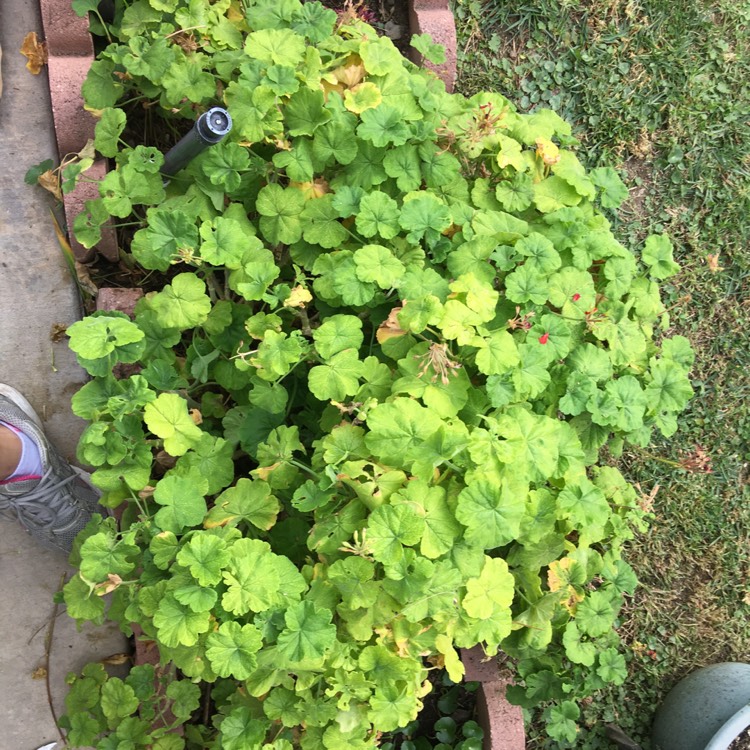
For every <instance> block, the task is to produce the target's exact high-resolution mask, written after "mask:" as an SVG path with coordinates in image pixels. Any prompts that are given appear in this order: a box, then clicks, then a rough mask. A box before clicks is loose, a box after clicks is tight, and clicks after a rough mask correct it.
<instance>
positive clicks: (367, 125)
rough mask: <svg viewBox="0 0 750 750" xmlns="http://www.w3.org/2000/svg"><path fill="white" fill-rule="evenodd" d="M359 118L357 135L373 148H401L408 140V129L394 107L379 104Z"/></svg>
mask: <svg viewBox="0 0 750 750" xmlns="http://www.w3.org/2000/svg"><path fill="white" fill-rule="evenodd" d="M321 96H322V94H321ZM360 117H361V120H362V122H361V123H360V125H359V126H358V127H357V135H358V136H359V137H360V138H362V139H363V140H365V141H369V142H370V143H372V144H373V146H376V147H380V148H382V147H385V146H402V145H403V144H404V143H406V141H407V140H408V139H409V136H410V131H409V127H408V125H407V124H406V123H405V122H404V118H403V115H402V114H401V112H400V111H399V110H398V109H396V108H395V107H390V106H388V105H387V104H381V105H380V106H378V107H375V108H374V109H368V110H365V111H364V112H363V113H362V114H361V116H360Z"/></svg>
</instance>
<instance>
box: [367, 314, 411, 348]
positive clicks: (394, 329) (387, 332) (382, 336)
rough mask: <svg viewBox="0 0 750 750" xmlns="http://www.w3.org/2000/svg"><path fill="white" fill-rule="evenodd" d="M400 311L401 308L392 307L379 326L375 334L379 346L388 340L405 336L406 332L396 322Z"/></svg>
mask: <svg viewBox="0 0 750 750" xmlns="http://www.w3.org/2000/svg"><path fill="white" fill-rule="evenodd" d="M401 310H403V308H402V307H394V308H393V310H391V312H390V314H389V315H388V317H387V318H386V319H385V320H384V321H383V322H382V323H381V324H380V326H379V328H378V330H377V332H376V333H375V337H376V338H377V340H378V343H379V344H382V343H383V342H384V341H388V339H392V338H394V337H395V336H405V335H406V331H405V330H404V329H403V328H401V325H400V323H399V322H398V314H399V313H400V312H401Z"/></svg>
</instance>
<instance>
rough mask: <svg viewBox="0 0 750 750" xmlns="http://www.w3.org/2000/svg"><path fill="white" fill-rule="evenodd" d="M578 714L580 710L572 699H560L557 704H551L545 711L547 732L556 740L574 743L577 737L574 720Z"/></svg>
mask: <svg viewBox="0 0 750 750" xmlns="http://www.w3.org/2000/svg"><path fill="white" fill-rule="evenodd" d="M580 715H581V711H580V709H579V708H578V706H577V705H576V704H575V703H573V701H562V703H560V704H559V705H557V706H551V707H550V708H549V709H547V711H545V718H546V719H547V724H546V729H547V733H548V734H549V736H550V737H552V739H553V740H557V741H558V742H569V743H575V742H576V740H577V739H578V725H577V724H576V721H577V720H578V717H579V716H580Z"/></svg>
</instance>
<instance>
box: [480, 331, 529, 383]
mask: <svg viewBox="0 0 750 750" xmlns="http://www.w3.org/2000/svg"><path fill="white" fill-rule="evenodd" d="M471 343H472V345H473V346H478V347H479V351H478V352H477V358H476V361H477V367H478V368H479V371H480V372H483V373H484V374H485V375H502V374H503V373H505V372H508V371H510V370H512V369H513V368H514V367H516V366H517V365H518V364H520V362H521V358H520V356H519V354H518V348H517V347H516V342H515V341H514V339H513V336H511V335H510V334H509V333H508V332H507V331H493V332H492V333H491V334H490V335H489V336H488V337H486V338H476V339H474V340H473V341H472V342H471Z"/></svg>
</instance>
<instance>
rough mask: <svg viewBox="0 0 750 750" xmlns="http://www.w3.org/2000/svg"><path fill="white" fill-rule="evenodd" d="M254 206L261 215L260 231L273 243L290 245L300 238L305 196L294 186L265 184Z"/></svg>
mask: <svg viewBox="0 0 750 750" xmlns="http://www.w3.org/2000/svg"><path fill="white" fill-rule="evenodd" d="M255 207H256V209H257V211H258V213H259V214H260V215H261V219H260V231H261V232H262V233H263V236H264V237H265V238H266V239H267V240H268V241H269V242H272V243H273V244H274V245H277V244H279V243H282V242H283V243H284V244H286V245H290V244H292V243H293V242H297V241H298V240H300V239H302V222H301V221H300V214H301V213H302V211H303V209H304V207H305V197H304V195H303V194H302V192H301V191H299V190H297V189H296V188H282V187H281V186H280V185H276V184H271V185H266V187H264V188H263V189H262V190H261V191H260V193H258V199H257V201H256V204H255Z"/></svg>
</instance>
